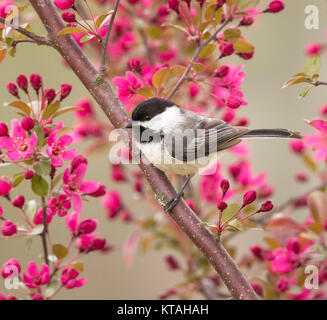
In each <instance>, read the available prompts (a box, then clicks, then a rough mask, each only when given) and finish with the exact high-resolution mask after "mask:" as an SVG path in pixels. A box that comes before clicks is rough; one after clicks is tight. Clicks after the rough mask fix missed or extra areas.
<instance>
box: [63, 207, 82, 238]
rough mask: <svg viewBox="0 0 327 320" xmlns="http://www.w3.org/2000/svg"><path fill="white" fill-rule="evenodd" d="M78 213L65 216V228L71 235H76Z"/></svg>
mask: <svg viewBox="0 0 327 320" xmlns="http://www.w3.org/2000/svg"><path fill="white" fill-rule="evenodd" d="M78 218H79V213H77V212H76V211H74V212H73V213H72V214H70V215H67V216H66V226H67V228H68V229H69V230H70V231H71V232H72V233H73V234H77V229H78Z"/></svg>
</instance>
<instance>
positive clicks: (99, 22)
mask: <svg viewBox="0 0 327 320" xmlns="http://www.w3.org/2000/svg"><path fill="white" fill-rule="evenodd" d="M113 12H114V11H113V10H110V11H109V12H108V13H105V14H102V15H101V16H98V17H97V18H96V19H95V24H96V26H97V27H100V26H101V23H102V22H103V21H104V20H105V19H106V18H107V17H108V16H109V15H111V14H112V13H113ZM108 23H109V20H108Z"/></svg>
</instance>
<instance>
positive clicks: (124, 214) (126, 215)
mask: <svg viewBox="0 0 327 320" xmlns="http://www.w3.org/2000/svg"><path fill="white" fill-rule="evenodd" d="M119 218H120V220H121V221H123V222H130V221H132V220H133V218H132V216H131V214H130V212H129V211H128V210H121V211H120V213H119Z"/></svg>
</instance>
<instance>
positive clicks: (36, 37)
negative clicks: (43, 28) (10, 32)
mask: <svg viewBox="0 0 327 320" xmlns="http://www.w3.org/2000/svg"><path fill="white" fill-rule="evenodd" d="M0 23H2V24H4V25H7V23H8V21H7V20H6V19H4V18H1V17H0ZM10 27H11V28H13V29H14V30H16V31H18V32H19V33H21V34H23V35H24V36H26V37H27V38H29V39H31V40H33V41H34V42H35V43H37V44H39V45H47V46H51V42H50V40H49V39H48V38H46V37H41V36H39V35H37V34H35V33H33V32H31V31H28V30H26V29H24V28H22V27H20V26H16V25H14V24H10ZM25 42H27V41H25ZM29 42H31V41H29Z"/></svg>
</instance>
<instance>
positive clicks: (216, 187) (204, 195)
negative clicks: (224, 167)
mask: <svg viewBox="0 0 327 320" xmlns="http://www.w3.org/2000/svg"><path fill="white" fill-rule="evenodd" d="M208 170H210V172H215V173H213V174H208V175H206V174H204V175H202V176H201V180H200V197H201V199H202V200H203V201H205V202H208V203H212V204H218V203H220V202H221V200H222V196H223V191H222V190H221V188H220V184H221V181H222V179H223V177H222V175H221V173H220V165H219V163H217V164H214V165H213V166H212V167H211V168H209V169H208ZM233 193H234V191H233V190H229V191H227V192H226V195H225V196H224V199H228V198H229V197H231V196H232V194H233Z"/></svg>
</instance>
